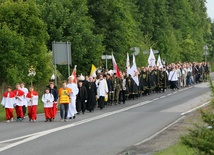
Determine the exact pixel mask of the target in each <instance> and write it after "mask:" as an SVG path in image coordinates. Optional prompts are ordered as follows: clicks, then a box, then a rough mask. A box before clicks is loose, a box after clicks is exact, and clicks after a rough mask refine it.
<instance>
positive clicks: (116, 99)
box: [112, 73, 122, 105]
mask: <svg viewBox="0 0 214 155" xmlns="http://www.w3.org/2000/svg"><path fill="white" fill-rule="evenodd" d="M112 84H113V90H114V93H113V100H114V104H115V105H117V104H120V101H119V96H120V91H121V89H122V80H121V79H120V78H118V77H117V76H116V73H114V76H113V77H112Z"/></svg>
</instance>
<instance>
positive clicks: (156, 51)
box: [143, 50, 159, 54]
mask: <svg viewBox="0 0 214 155" xmlns="http://www.w3.org/2000/svg"><path fill="white" fill-rule="evenodd" d="M149 53H150V51H149V50H145V51H143V54H149ZM153 53H154V54H157V53H159V51H158V50H153Z"/></svg>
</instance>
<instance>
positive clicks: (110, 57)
mask: <svg viewBox="0 0 214 155" xmlns="http://www.w3.org/2000/svg"><path fill="white" fill-rule="evenodd" d="M101 59H112V55H102V56H101Z"/></svg>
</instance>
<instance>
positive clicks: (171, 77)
mask: <svg viewBox="0 0 214 155" xmlns="http://www.w3.org/2000/svg"><path fill="white" fill-rule="evenodd" d="M168 80H169V81H170V88H171V89H172V90H174V89H176V88H177V89H179V88H178V85H177V82H178V75H177V73H176V70H175V68H174V66H173V67H172V70H171V71H170V72H169V77H168Z"/></svg>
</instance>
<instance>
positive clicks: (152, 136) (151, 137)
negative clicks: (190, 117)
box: [134, 116, 185, 146]
mask: <svg viewBox="0 0 214 155" xmlns="http://www.w3.org/2000/svg"><path fill="white" fill-rule="evenodd" d="M183 118H185V116H182V117H180V118H178V119H177V120H175V121H174V122H172V123H171V124H169V125H168V126H166V127H165V128H163V129H161V130H160V131H158V132H156V133H155V134H153V135H151V136H149V137H148V138H146V139H144V140H143V141H141V142H139V143H136V144H135V145H134V146H138V145H141V144H143V143H145V142H147V141H149V140H151V139H153V138H154V137H156V136H157V135H159V134H160V133H162V132H163V131H165V130H166V129H168V128H169V127H171V126H172V125H174V124H176V123H177V122H179V121H180V120H182V119H183Z"/></svg>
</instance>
